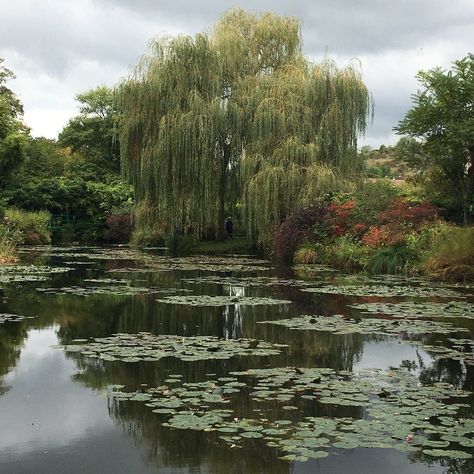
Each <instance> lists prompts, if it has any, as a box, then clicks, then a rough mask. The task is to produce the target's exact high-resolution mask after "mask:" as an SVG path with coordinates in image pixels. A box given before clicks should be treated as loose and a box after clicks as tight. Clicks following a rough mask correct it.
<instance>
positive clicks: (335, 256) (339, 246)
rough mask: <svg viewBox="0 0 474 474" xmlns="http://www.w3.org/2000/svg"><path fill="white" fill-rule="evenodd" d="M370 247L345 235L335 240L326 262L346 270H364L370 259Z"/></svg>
mask: <svg viewBox="0 0 474 474" xmlns="http://www.w3.org/2000/svg"><path fill="white" fill-rule="evenodd" d="M368 257H369V249H368V248H367V247H365V246H364V245H360V244H358V243H357V242H354V241H353V240H351V239H350V238H349V237H346V236H343V237H339V238H337V239H336V240H335V242H334V245H333V246H332V247H330V248H329V251H328V253H327V255H326V259H325V260H326V262H325V263H328V264H330V265H334V266H336V267H338V268H341V269H342V270H344V271H346V272H352V271H355V270H363V269H364V268H365V267H366V265H367V261H368Z"/></svg>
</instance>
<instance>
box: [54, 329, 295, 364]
mask: <svg viewBox="0 0 474 474" xmlns="http://www.w3.org/2000/svg"><path fill="white" fill-rule="evenodd" d="M81 342H82V341H81ZM283 347H286V346H285V345H284V344H271V343H268V342H264V341H259V340H255V339H219V338H217V337H214V336H188V337H182V336H174V335H158V336H156V335H153V334H150V333H147V332H140V333H138V334H114V335H113V336H110V337H104V338H95V339H93V340H92V342H89V343H85V344H82V343H81V344H77V345H76V344H74V345H67V346H63V349H64V350H65V351H67V352H81V353H82V354H83V355H86V356H88V357H95V358H99V359H102V360H106V361H116V360H119V361H122V362H140V361H157V360H160V359H163V358H164V357H175V358H177V359H180V360H183V361H198V360H213V359H220V360H225V359H230V358H231V357H235V356H270V355H278V354H280V352H281V349H282V348H283Z"/></svg>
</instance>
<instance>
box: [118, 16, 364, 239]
mask: <svg viewBox="0 0 474 474" xmlns="http://www.w3.org/2000/svg"><path fill="white" fill-rule="evenodd" d="M119 97H120V112H121V114H120V120H121V133H120V144H121V155H122V159H123V169H124V172H125V175H126V177H127V179H128V180H129V182H130V183H132V184H133V186H134V190H135V195H136V198H137V200H138V202H140V203H141V202H146V203H147V205H146V207H147V208H150V209H153V212H152V213H147V214H146V215H147V216H148V217H149V218H152V219H156V220H157V221H160V222H162V223H163V225H164V226H165V227H166V228H167V229H177V230H179V231H180V232H183V233H193V234H194V235H196V236H203V235H207V234H209V230H211V231H213V232H214V234H215V235H216V236H217V237H219V236H222V232H223V229H222V223H223V221H224V217H225V215H224V210H225V209H234V208H235V207H236V204H237V203H238V202H241V203H242V205H243V219H244V222H245V224H246V227H247V230H248V231H249V232H250V234H251V236H252V238H256V239H260V240H261V236H262V235H263V236H266V235H268V234H269V233H271V232H272V231H273V229H274V227H275V226H276V225H278V223H279V222H280V221H281V218H282V217H283V216H285V215H288V214H289V213H291V212H292V211H294V210H295V209H297V208H298V207H302V205H308V204H311V201H312V200H313V199H314V198H317V197H319V196H321V195H324V194H325V193H328V192H332V191H334V189H336V190H340V187H341V186H340V182H341V181H343V179H342V177H343V172H344V173H345V175H344V176H345V177H352V176H353V175H356V174H357V172H358V171H360V170H361V169H362V166H361V163H360V162H359V159H358V156H357V153H356V145H357V136H358V134H359V133H361V132H363V131H364V130H365V127H366V122H367V117H368V115H369V114H370V110H371V103H370V98H369V94H368V92H367V89H366V87H365V85H364V84H363V82H362V80H361V77H360V73H359V71H358V69H357V68H356V67H354V66H353V65H351V66H348V67H346V68H344V69H342V70H339V69H338V68H337V67H336V66H335V64H334V63H332V62H331V61H329V60H327V59H326V60H324V61H323V62H322V63H321V64H317V65H315V64H312V63H310V62H309V61H308V60H307V59H306V58H305V57H304V56H303V55H302V54H301V35H300V24H299V22H298V21H297V20H296V19H294V18H286V17H280V16H277V15H275V14H271V13H265V14H262V15H255V14H251V13H247V12H244V11H242V10H231V11H229V12H227V13H226V14H225V15H224V16H223V17H222V18H221V20H220V21H219V22H218V23H217V24H216V26H215V28H214V29H213V31H212V32H211V34H209V35H208V34H198V35H196V36H195V38H190V37H176V38H171V39H166V40H158V41H156V42H155V43H153V44H152V47H151V51H150V54H149V55H148V56H146V57H145V58H144V59H143V60H142V61H141V62H140V64H139V65H138V67H137V68H136V70H135V74H134V75H133V76H132V77H131V78H130V79H129V80H127V81H125V82H123V83H122V84H121V86H120V88H119ZM142 215H143V214H142ZM140 220H141V219H140ZM141 225H142V223H140V224H138V222H137V228H138V229H139V227H140V226H141ZM143 225H149V224H146V223H145V221H143Z"/></svg>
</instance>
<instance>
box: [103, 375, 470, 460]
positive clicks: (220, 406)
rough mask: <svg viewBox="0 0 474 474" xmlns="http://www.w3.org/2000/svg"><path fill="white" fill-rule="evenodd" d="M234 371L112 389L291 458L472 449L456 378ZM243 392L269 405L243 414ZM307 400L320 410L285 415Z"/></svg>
mask: <svg viewBox="0 0 474 474" xmlns="http://www.w3.org/2000/svg"><path fill="white" fill-rule="evenodd" d="M230 375H231V376H229V377H223V378H220V379H218V380H208V381H204V382H198V383H183V382H182V381H181V378H180V376H178V375H176V376H170V377H169V379H167V380H166V381H165V384H164V385H161V386H159V387H156V388H150V389H147V390H146V391H145V392H144V393H126V392H120V391H119V392H112V393H111V394H110V396H111V397H113V398H115V399H116V400H118V401H123V400H132V401H142V402H145V403H146V405H147V406H148V407H150V408H151V409H152V410H153V412H155V413H157V414H159V415H160V416H165V417H166V421H164V422H163V425H164V426H168V427H170V428H174V429H183V430H197V431H206V432H215V433H216V434H217V435H218V436H219V438H220V439H221V440H222V441H224V442H225V443H227V444H230V445H232V446H238V445H241V444H242V443H245V442H246V441H247V440H260V441H261V442H264V443H266V444H267V446H270V447H275V448H278V449H279V451H280V452H281V454H282V456H281V459H284V460H287V461H305V460H307V459H309V458H322V457H326V456H328V454H329V451H330V450H331V451H332V450H334V448H337V449H354V448H359V447H364V448H392V449H393V448H394V449H399V450H402V451H408V452H420V451H422V452H423V453H424V454H427V455H430V456H433V457H450V458H456V459H468V458H471V457H472V454H471V452H470V450H471V448H472V447H473V445H474V438H473V437H474V420H472V419H463V418H461V417H460V416H459V415H458V411H459V410H460V409H462V408H464V407H466V406H469V405H466V404H463V403H460V402H459V400H461V399H462V398H463V397H467V396H468V395H469V392H464V391H461V390H455V389H453V387H452V386H451V385H449V384H446V383H435V384H433V385H426V386H423V385H420V384H419V382H418V379H417V378H416V377H415V376H414V375H412V374H410V373H408V372H406V371H402V370H391V371H388V372H382V371H380V370H375V369H368V370H363V371H360V372H357V373H350V372H339V373H336V372H335V371H334V370H332V369H328V368H312V369H306V368H305V369H299V368H291V367H285V368H272V369H250V370H246V371H243V372H232V373H231V374H230ZM243 380H245V381H243ZM244 395H245V396H247V395H249V396H250V399H251V401H252V402H256V403H258V404H259V406H261V407H262V408H260V409H255V410H253V411H254V412H255V413H257V414H258V415H257V416H254V417H252V418H240V417H238V416H237V409H238V407H239V406H240V405H239V399H240V397H241V396H244ZM275 402H276V403H277V406H278V407H279V410H277V411H276V409H275ZM308 404H309V405H313V407H314V409H317V410H318V412H319V413H321V414H320V416H311V417H302V418H300V419H299V420H295V419H294V418H295V417H292V419H287V417H285V415H284V413H288V412H289V411H290V409H291V410H292V411H294V412H295V413H296V414H297V415H298V414H300V413H301V412H305V409H304V406H307V405H308ZM324 406H328V407H329V406H346V407H354V409H356V410H360V411H356V412H354V413H358V415H356V416H353V417H341V418H333V417H326V416H324ZM318 407H319V408H318ZM280 416H281V418H280Z"/></svg>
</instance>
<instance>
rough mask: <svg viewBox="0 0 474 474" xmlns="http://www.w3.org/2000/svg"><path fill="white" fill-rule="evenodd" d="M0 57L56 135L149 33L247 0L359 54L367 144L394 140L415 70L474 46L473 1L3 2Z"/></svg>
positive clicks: (335, 48)
mask: <svg viewBox="0 0 474 474" xmlns="http://www.w3.org/2000/svg"><path fill="white" fill-rule="evenodd" d="M0 6H1V8H0V20H1V25H2V27H1V28H0V57H2V58H4V59H5V65H6V66H7V67H9V68H10V69H12V70H13V71H14V72H15V73H16V75H17V79H15V80H14V81H12V82H10V87H11V88H12V89H13V90H14V91H15V92H17V94H18V95H19V96H20V98H21V100H22V101H23V103H24V107H25V121H26V122H27V124H28V125H29V126H30V127H31V128H32V133H33V134H34V135H38V136H40V135H43V136H47V137H52V138H54V137H56V136H57V134H58V132H59V131H60V130H61V129H62V127H63V126H64V125H65V124H66V123H67V121H68V119H69V118H71V117H72V116H74V115H75V114H76V113H77V104H76V103H75V101H74V96H75V95H76V94H77V93H79V92H83V91H85V90H87V89H90V88H93V87H96V86H98V85H103V84H105V85H109V86H113V85H114V84H115V83H116V82H117V81H119V80H120V78H122V77H124V76H125V75H126V74H127V72H128V71H129V69H130V67H131V66H132V65H134V64H135V63H136V61H137V58H138V57H139V56H140V55H142V54H143V53H144V52H145V50H146V46H147V43H148V41H149V40H150V38H153V37H156V36H160V35H164V34H168V35H169V34H180V33H185V34H194V33H196V32H199V31H203V30H204V31H205V30H209V29H210V27H211V25H212V24H213V23H215V22H216V21H217V19H218V18H219V17H220V16H221V15H222V13H223V12H224V11H226V10H227V9H229V8H232V7H235V6H239V7H242V8H247V9H252V10H257V11H268V10H271V11H275V12H277V13H280V14H285V15H293V16H297V17H299V18H300V19H301V20H302V22H303V41H304V52H305V53H306V54H307V55H308V56H309V57H311V58H312V59H313V60H315V61H318V60H320V59H321V58H322V56H323V55H324V53H325V51H328V53H329V56H330V57H332V58H333V59H335V60H336V62H337V63H338V64H339V65H340V66H343V65H345V64H347V62H348V61H350V60H351V59H353V58H358V59H359V60H360V61H361V63H362V71H363V77H364V80H365V81H366V84H367V85H368V87H369V89H370V91H371V92H372V94H373V97H374V101H375V118H374V123H373V126H372V127H371V128H370V129H369V130H368V131H367V136H366V137H365V139H364V140H363V143H365V144H370V145H372V146H375V147H378V146H379V145H380V144H382V143H385V144H389V143H393V142H394V141H396V139H397V138H396V136H395V135H394V134H393V132H392V127H393V126H394V125H395V124H396V123H397V121H398V120H399V119H400V118H401V117H403V115H404V113H405V111H406V110H407V109H408V108H409V107H410V103H411V99H410V94H412V93H413V92H415V91H416V88H417V83H416V80H415V79H414V76H415V74H416V73H417V71H419V70H420V69H429V68H432V67H434V66H441V67H444V68H448V67H449V66H450V64H451V62H452V61H454V60H455V59H459V58H461V57H463V56H465V55H466V54H467V53H468V52H473V51H474V0H449V1H447V0H265V1H256V0H252V1H250V0H239V1H235V0H234V1H227V0H200V1H197V0H166V1H162V0H15V1H11V0H0Z"/></svg>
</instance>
